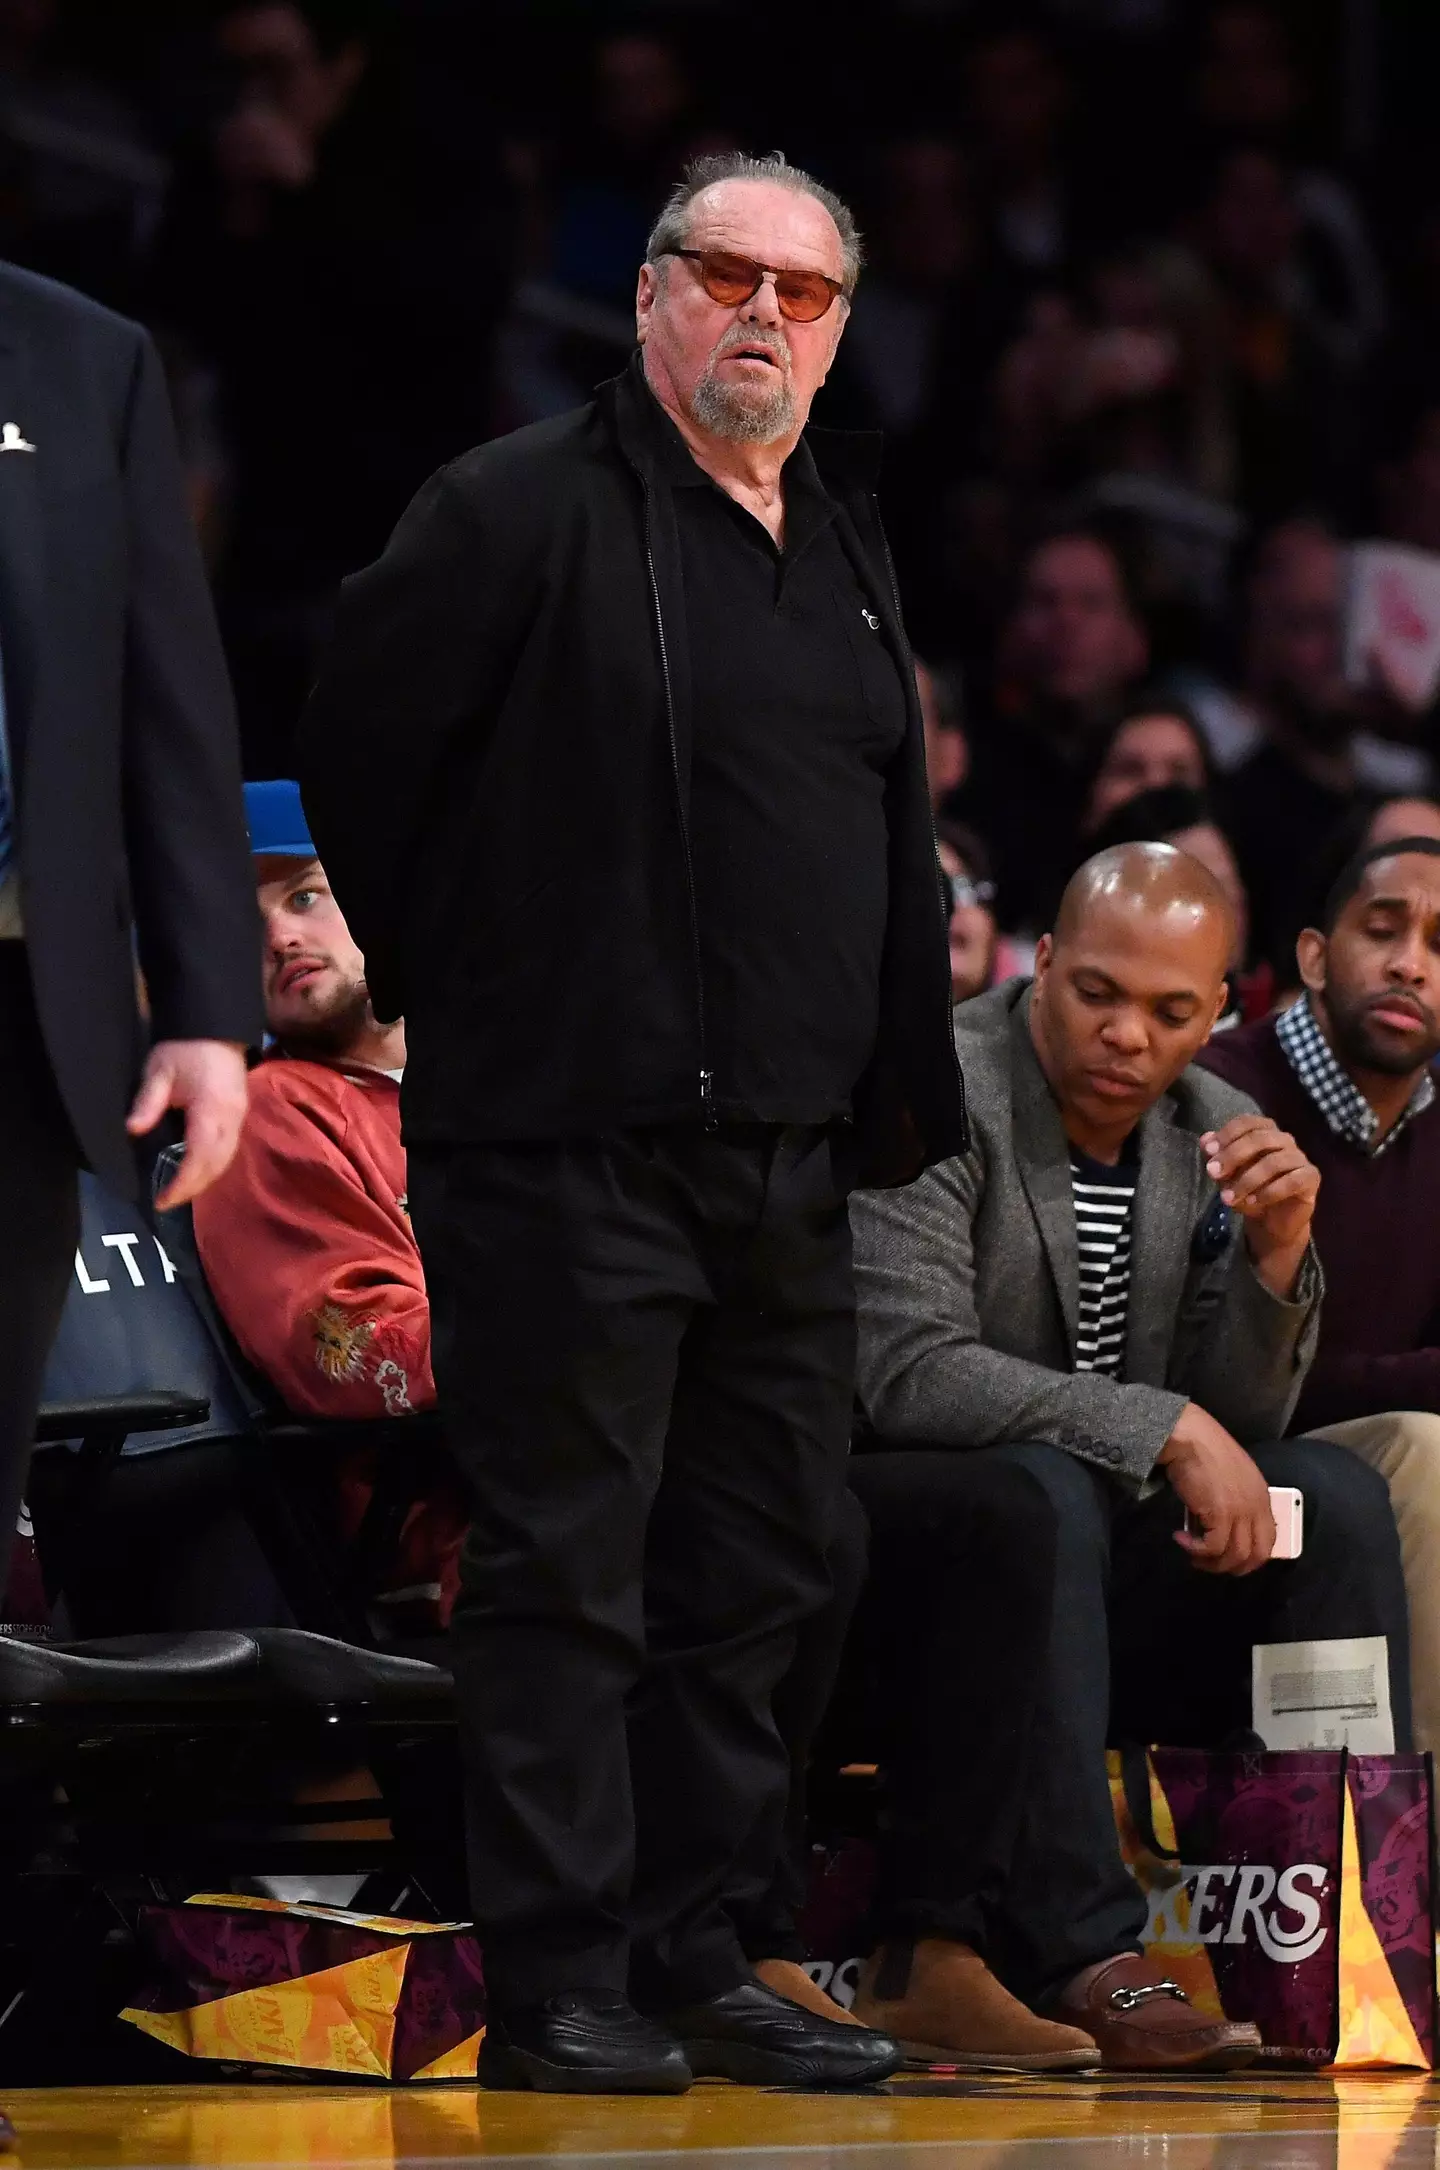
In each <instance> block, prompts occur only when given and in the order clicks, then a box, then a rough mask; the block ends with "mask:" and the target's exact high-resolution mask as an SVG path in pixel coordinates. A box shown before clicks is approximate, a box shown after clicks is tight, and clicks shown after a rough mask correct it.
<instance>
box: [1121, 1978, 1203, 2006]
mask: <svg viewBox="0 0 1440 2170" xmlns="http://www.w3.org/2000/svg"><path fill="white" fill-rule="evenodd" d="M1147 1997H1178V1998H1179V1999H1180V2002H1181V2003H1182V2004H1184V2003H1185V2002H1186V2001H1187V1999H1186V1996H1185V1992H1184V1990H1183V1989H1182V1988H1181V1987H1180V1984H1179V1983H1178V1982H1172V1981H1171V1980H1170V1979H1169V1977H1168V1975H1167V1977H1166V1979H1165V1980H1164V1981H1163V1982H1142V1983H1140V1985H1139V1986H1138V1987H1137V1988H1134V1989H1112V1990H1111V1992H1110V1996H1109V1999H1108V2001H1109V2002H1110V2003H1111V2004H1113V2005H1114V2007H1115V2009H1116V2011H1117V2012H1133V2011H1134V2009H1135V2007H1136V2005H1137V2004H1143V2003H1144V2002H1145V1999H1146V1998H1147Z"/></svg>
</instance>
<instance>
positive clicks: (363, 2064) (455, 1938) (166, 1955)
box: [120, 1895, 485, 2080]
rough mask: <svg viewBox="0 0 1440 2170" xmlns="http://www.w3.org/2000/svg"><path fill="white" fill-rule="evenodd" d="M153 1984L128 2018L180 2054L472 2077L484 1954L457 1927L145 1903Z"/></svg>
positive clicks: (410, 2076)
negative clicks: (482, 1957) (148, 1904)
mask: <svg viewBox="0 0 1440 2170" xmlns="http://www.w3.org/2000/svg"><path fill="white" fill-rule="evenodd" d="M139 1928H140V1942H141V1946H142V1949H143V1951H144V1952H145V1954H146V1956H147V1957H148V1959H149V1961H150V1964H151V1970H152V1977H153V1979H152V1986H151V1987H150V1989H149V1990H148V1991H147V1993H146V1994H145V1995H144V1996H143V1997H142V1998H141V1999H140V2000H139V2001H138V2002H137V2003H136V2004H134V2005H131V2006H130V2007H129V2008H128V2009H127V2010H125V2011H123V2012H122V2013H121V2015H120V2017H121V2018H122V2019H128V2020H129V2021H130V2023H131V2024H132V2026H136V2027H139V2028H140V2029H141V2030H142V2031H143V2032H144V2033H145V2034H148V2035H151V2036H153V2037H154V2039H155V2040H156V2041H157V2042H163V2043H165V2044H166V2045H167V2047H168V2048H170V2049H175V2050H179V2051H180V2052H181V2054H182V2055H183V2056H186V2057H202V2058H214V2059H216V2060H218V2061H220V2062H222V2063H226V2064H247V2065H285V2066H289V2067H291V2068H292V2069H293V2070H295V2071H300V2072H328V2073H333V2074H342V2075H344V2076H345V2077H346V2078H350V2079H369V2080H473V2079H474V2077H475V2060H476V2057H477V2055H478V2053H479V2049H480V2038H481V2036H482V2034H483V2033H484V2031H485V1989H484V1983H483V1980H482V1977H481V1972H480V1950H479V1946H478V1945H477V1944H476V1942H475V1939H474V1937H473V1936H472V1935H471V1934H470V1932H469V1929H468V1927H467V1926H466V1925H465V1924H464V1923H461V1922H442V1923H439V1924H438V1925H437V1924H436V1923H434V1922H429V1921H398V1920H396V1919H394V1918H393V1917H392V1916H390V1915H387V1914H373V1915H371V1914H346V1913H342V1912H341V1911H340V1909H339V1908H338V1907H330V1906H287V1905H285V1904H284V1903H283V1902H282V1901H281V1900H279V1899H251V1898H238V1897H233V1896H228V1895H221V1896H218V1897H199V1898H194V1899H191V1900H189V1901H188V1902H187V1904H185V1905H184V1906H147V1907H144V1908H142V1909H141V1913H140V1924H139Z"/></svg>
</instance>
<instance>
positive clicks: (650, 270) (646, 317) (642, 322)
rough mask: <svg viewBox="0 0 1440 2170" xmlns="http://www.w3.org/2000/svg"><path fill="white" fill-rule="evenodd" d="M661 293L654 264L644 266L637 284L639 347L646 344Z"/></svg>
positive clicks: (636, 306)
mask: <svg viewBox="0 0 1440 2170" xmlns="http://www.w3.org/2000/svg"><path fill="white" fill-rule="evenodd" d="M659 291H660V278H659V274H658V273H657V271H656V269H655V266H654V265H653V264H642V265H641V266H640V276H639V278H638V279H637V280H636V282H635V337H636V340H637V342H638V343H639V345H641V346H642V347H643V346H644V344H645V339H646V335H647V333H648V332H649V329H650V318H651V315H652V313H653V311H654V308H655V297H656V296H657V294H658V293H659Z"/></svg>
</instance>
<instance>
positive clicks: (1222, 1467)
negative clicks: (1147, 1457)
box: [1157, 1401, 1275, 1575]
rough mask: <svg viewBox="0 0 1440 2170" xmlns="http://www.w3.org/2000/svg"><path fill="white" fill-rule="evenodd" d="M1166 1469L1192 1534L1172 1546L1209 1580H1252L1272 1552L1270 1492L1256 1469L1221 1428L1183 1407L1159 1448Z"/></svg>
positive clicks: (1180, 1534) (1191, 1406) (1181, 1534)
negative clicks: (1246, 1577) (1233, 1577)
mask: <svg viewBox="0 0 1440 2170" xmlns="http://www.w3.org/2000/svg"><path fill="white" fill-rule="evenodd" d="M1157 1467H1159V1468H1161V1469H1163V1470H1164V1472H1165V1475H1166V1476H1167V1477H1168V1478H1169V1480H1170V1483H1171V1484H1172V1486H1173V1487H1174V1489H1175V1491H1176V1492H1177V1493H1178V1494H1179V1496H1180V1498H1181V1499H1182V1500H1183V1501H1184V1503H1185V1505H1186V1507H1188V1509H1189V1510H1190V1519H1191V1521H1192V1522H1193V1523H1194V1524H1195V1525H1196V1526H1195V1528H1194V1529H1185V1530H1177V1531H1176V1533H1175V1542H1176V1544H1177V1545H1181V1546H1183V1548H1184V1549H1185V1551H1186V1552H1188V1553H1189V1554H1190V1557H1191V1559H1192V1560H1193V1561H1194V1563H1195V1565H1196V1566H1197V1567H1198V1568H1200V1569H1201V1571H1202V1572H1203V1573H1205V1574H1207V1575H1251V1574H1253V1573H1254V1572H1255V1569H1256V1568H1257V1567H1263V1566H1264V1565H1265V1562H1266V1561H1267V1560H1268V1559H1269V1557H1270V1555H1271V1553H1272V1552H1273V1551H1274V1549H1275V1517H1274V1515H1273V1513H1272V1512H1271V1508H1270V1491H1269V1487H1268V1486H1267V1485H1266V1482H1265V1479H1264V1477H1263V1476H1262V1475H1261V1473H1260V1469H1259V1467H1258V1465H1257V1464H1256V1463H1255V1462H1254V1461H1253V1460H1252V1459H1251V1457H1250V1456H1249V1455H1248V1454H1247V1453H1246V1452H1245V1449H1244V1448H1243V1447H1242V1446H1241V1444H1240V1442H1239V1440H1238V1439H1232V1438H1231V1436H1230V1434H1229V1432H1227V1431H1226V1429H1225V1427H1224V1425H1223V1424H1217V1423H1216V1421H1215V1419H1214V1417H1212V1416H1207V1415H1206V1413H1205V1411H1204V1410H1203V1409H1201V1408H1200V1407H1199V1406H1198V1405H1197V1404H1196V1403H1195V1402H1193V1401H1191V1402H1187V1403H1186V1404H1185V1407H1184V1408H1183V1409H1182V1410H1181V1412H1180V1417H1179V1421H1178V1422H1177V1424H1176V1426H1175V1429H1174V1431H1173V1432H1172V1433H1171V1434H1170V1437H1169V1438H1168V1439H1167V1440H1166V1442H1165V1444H1164V1446H1163V1447H1162V1448H1161V1449H1160V1456H1159V1461H1158V1463H1157Z"/></svg>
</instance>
